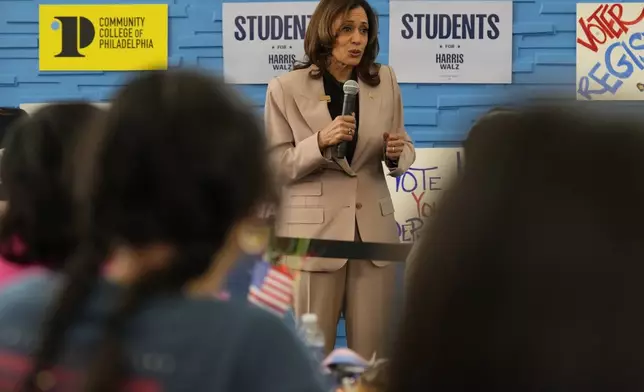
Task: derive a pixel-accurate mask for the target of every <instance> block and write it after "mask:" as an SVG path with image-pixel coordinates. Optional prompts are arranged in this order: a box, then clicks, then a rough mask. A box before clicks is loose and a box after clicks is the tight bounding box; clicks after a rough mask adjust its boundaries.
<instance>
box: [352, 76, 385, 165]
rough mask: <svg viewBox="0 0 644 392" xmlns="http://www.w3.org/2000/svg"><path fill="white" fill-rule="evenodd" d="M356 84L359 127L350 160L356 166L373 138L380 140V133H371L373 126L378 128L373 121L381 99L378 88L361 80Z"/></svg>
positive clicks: (377, 118) (375, 119) (375, 120)
mask: <svg viewBox="0 0 644 392" xmlns="http://www.w3.org/2000/svg"><path fill="white" fill-rule="evenodd" d="M358 84H359V85H360V98H359V99H360V124H359V127H360V128H359V129H358V145H357V146H356V152H355V154H354V155H353V161H352V162H351V166H352V167H358V165H360V164H362V161H361V160H360V158H362V157H363V156H364V153H365V151H366V150H368V148H371V146H370V144H371V143H373V142H374V140H376V139H377V140H378V141H380V140H382V135H372V134H371V132H372V131H373V130H374V129H375V128H378V127H376V125H377V124H376V123H375V122H377V121H378V120H379V119H380V117H379V116H378V113H379V112H380V103H381V100H382V97H381V96H380V93H381V92H382V91H378V89H376V88H374V87H371V86H369V85H368V84H366V83H363V82H362V81H361V80H359V81H358ZM380 90H382V89H380Z"/></svg>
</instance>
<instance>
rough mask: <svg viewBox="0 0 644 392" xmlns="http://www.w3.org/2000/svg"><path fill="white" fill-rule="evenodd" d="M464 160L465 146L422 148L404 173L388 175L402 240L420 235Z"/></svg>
mask: <svg viewBox="0 0 644 392" xmlns="http://www.w3.org/2000/svg"><path fill="white" fill-rule="evenodd" d="M463 163H464V159H463V149H462V148H419V149H416V161H415V162H414V164H413V165H412V167H410V168H409V170H407V172H405V174H403V175H402V176H400V177H398V178H394V177H390V176H387V186H388V187H389V193H391V198H392V200H393V203H394V207H395V209H396V213H395V215H396V224H397V226H398V237H399V238H400V241H401V242H414V240H415V239H416V238H418V236H419V235H420V233H421V231H422V228H423V224H424V221H426V220H427V219H431V217H432V215H433V213H434V212H435V211H436V205H437V202H438V200H439V199H440V198H441V196H442V195H443V194H444V193H445V190H447V189H448V188H449V185H450V184H451V183H452V180H454V177H455V176H456V175H457V174H458V171H459V170H460V168H461V167H462V165H463ZM386 172H387V171H386V170H385V173H386Z"/></svg>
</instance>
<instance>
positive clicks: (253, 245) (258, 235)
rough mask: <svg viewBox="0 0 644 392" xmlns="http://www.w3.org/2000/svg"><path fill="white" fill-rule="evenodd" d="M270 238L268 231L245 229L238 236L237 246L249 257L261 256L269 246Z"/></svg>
mask: <svg viewBox="0 0 644 392" xmlns="http://www.w3.org/2000/svg"><path fill="white" fill-rule="evenodd" d="M268 236H269V230H268V229H259V228H243V229H241V230H240V231H239V234H238V235H237V244H238V245H239V248H240V249H241V250H242V252H244V253H246V254H247V255H260V254H263V253H264V251H265V250H266V247H267V246H268Z"/></svg>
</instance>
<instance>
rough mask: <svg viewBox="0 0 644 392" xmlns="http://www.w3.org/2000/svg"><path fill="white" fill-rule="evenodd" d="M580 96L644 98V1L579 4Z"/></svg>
mask: <svg viewBox="0 0 644 392" xmlns="http://www.w3.org/2000/svg"><path fill="white" fill-rule="evenodd" d="M576 20H577V99H578V100H584V101H585V100H644V58H643V57H642V54H644V3H623V4H622V3H588V4H583V3H578V4H577V19H576Z"/></svg>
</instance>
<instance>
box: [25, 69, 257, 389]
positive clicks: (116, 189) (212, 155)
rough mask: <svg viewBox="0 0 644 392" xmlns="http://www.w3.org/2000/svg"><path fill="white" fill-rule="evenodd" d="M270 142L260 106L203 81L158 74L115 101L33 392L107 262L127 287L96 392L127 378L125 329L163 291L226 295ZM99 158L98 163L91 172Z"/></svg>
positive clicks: (92, 157)
mask: <svg viewBox="0 0 644 392" xmlns="http://www.w3.org/2000/svg"><path fill="white" fill-rule="evenodd" d="M265 150H266V149H265V145H264V138H263V133H262V130H261V129H260V126H259V122H258V121H257V119H256V118H255V116H254V115H253V113H252V109H251V108H250V107H249V106H247V105H245V104H243V103H242V102H241V101H240V100H239V96H238V94H236V93H235V92H234V91H232V90H231V89H230V88H228V87H226V86H225V85H224V84H223V83H221V82H218V81H216V80H213V79H212V78H210V77H209V76H206V75H202V74H199V73H194V72H188V71H182V70H172V71H167V72H151V73H146V74H144V75H143V76H141V77H140V78H138V79H136V80H134V81H133V82H131V83H130V84H128V85H127V86H126V87H124V88H123V89H122V90H121V91H120V92H119V93H118V94H117V95H116V97H115V99H114V101H113V103H112V106H111V109H110V111H109V113H108V115H107V118H106V123H105V126H104V128H103V129H102V132H99V133H97V134H96V135H93V137H92V138H88V140H85V141H84V144H83V148H82V149H81V152H80V154H81V156H79V157H77V158H78V160H79V162H87V163H88V164H86V165H84V166H81V167H79V170H78V172H77V177H76V178H75V185H77V188H76V195H77V197H78V198H79V201H80V204H81V205H82V206H83V207H84V208H83V210H82V213H83V216H82V222H84V227H83V232H84V233H86V237H84V238H83V239H82V242H81V244H80V246H79V249H78V251H77V252H76V254H75V255H74V256H73V259H72V260H70V262H69V269H68V275H69V278H68V282H67V284H66V287H64V289H63V292H62V295H61V298H60V299H59V302H58V303H57V304H55V305H54V308H53V309H55V312H54V313H53V316H52V318H51V320H50V321H49V323H48V325H47V327H46V329H45V333H44V336H43V337H42V343H41V345H40V348H39V349H38V351H37V352H36V357H35V364H34V369H33V370H32V373H31V376H30V377H29V378H28V380H27V389H30V388H31V387H32V386H35V384H36V382H37V378H38V376H37V375H38V374H39V372H40V371H41V370H43V369H47V368H48V366H50V365H51V364H52V362H54V361H55V360H56V358H57V356H58V354H59V352H60V351H62V350H63V348H64V345H63V339H64V336H65V332H66V330H67V329H69V327H70V325H71V324H72V323H73V320H74V317H73V316H74V315H75V314H76V312H77V311H78V309H79V308H80V307H82V304H83V303H84V301H85V299H86V298H87V297H88V294H90V293H91V292H92V290H93V289H94V288H95V287H96V281H97V278H98V275H99V273H100V271H101V269H100V266H101V265H102V264H103V262H104V261H105V260H108V259H110V260H111V263H110V264H111V265H112V267H113V268H109V269H108V271H109V272H108V278H109V279H111V280H114V281H116V282H118V283H120V284H121V285H123V286H124V287H126V289H125V292H124V293H123V299H122V300H121V301H120V302H119V304H118V306H117V307H116V309H114V310H113V314H111V315H110V316H109V317H108V319H107V320H106V326H105V331H104V336H103V338H102V339H101V343H100V344H99V345H98V347H97V349H96V351H95V352H96V354H95V355H94V358H93V359H92V361H93V363H92V364H91V365H90V366H89V372H88V374H87V382H86V386H85V390H87V391H112V390H116V389H118V388H119V386H120V385H121V384H120V383H121V382H122V381H123V376H124V375H123V371H124V364H123V361H124V355H123V353H122V350H123V347H122V346H123V345H124V342H122V333H121V332H122V326H123V324H124V323H125V322H126V321H127V320H128V319H129V317H130V316H132V314H134V313H136V311H137V310H139V308H140V306H141V304H142V303H144V302H145V300H146V299H147V298H149V297H150V296H152V295H154V294H158V293H159V292H174V293H178V292H186V293H197V292H201V293H203V292H205V291H208V290H212V291H213V292H214V291H215V290H216V288H217V286H218V285H219V284H220V282H221V280H222V279H223V278H224V276H225V274H226V272H227V271H228V269H229V268H230V267H231V265H232V264H233V262H234V261H235V260H236V259H237V258H238V257H239V254H240V250H241V249H240V238H241V237H243V236H244V235H245V232H246V230H245V229H246V226H248V225H249V224H248V225H247V222H248V221H249V219H250V220H252V219H251V217H252V216H254V213H255V209H256V208H257V207H258V206H259V204H260V202H262V201H264V200H263V198H264V196H265V195H266V191H267V189H268V181H269V176H268V173H267V172H266V171H265V170H266V167H267V165H266V156H265ZM89 162H94V164H89Z"/></svg>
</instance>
